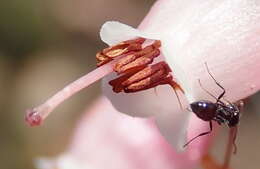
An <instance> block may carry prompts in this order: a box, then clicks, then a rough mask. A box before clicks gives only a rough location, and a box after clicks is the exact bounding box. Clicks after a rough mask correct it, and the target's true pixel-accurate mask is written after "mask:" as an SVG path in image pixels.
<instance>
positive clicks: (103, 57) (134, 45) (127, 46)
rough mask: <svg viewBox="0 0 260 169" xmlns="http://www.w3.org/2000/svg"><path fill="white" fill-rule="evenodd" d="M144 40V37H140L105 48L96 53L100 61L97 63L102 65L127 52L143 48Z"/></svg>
mask: <svg viewBox="0 0 260 169" xmlns="http://www.w3.org/2000/svg"><path fill="white" fill-rule="evenodd" d="M144 41H145V39H144V38H138V39H134V40H128V41H124V42H122V43H119V44H117V45H115V46H111V47H108V48H105V49H103V50H102V51H101V52H99V53H97V54H96V58H97V61H98V63H97V65H98V66H102V65H103V64H105V63H108V62H110V61H111V60H113V59H114V58H116V57H118V56H121V55H124V54H127V53H129V52H131V51H140V50H142V44H143V42H144Z"/></svg>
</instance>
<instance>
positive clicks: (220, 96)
mask: <svg viewBox="0 0 260 169" xmlns="http://www.w3.org/2000/svg"><path fill="white" fill-rule="evenodd" d="M205 65H206V68H207V71H208V73H209V75H210V77H211V78H212V79H213V80H214V81H215V83H216V84H217V85H218V86H219V87H220V88H221V89H222V90H223V92H222V93H221V94H220V95H219V96H218V99H217V102H218V101H219V100H220V99H221V98H222V97H223V96H224V94H225V93H226V90H225V89H224V87H223V86H221V85H220V84H219V83H218V82H217V80H216V79H215V78H214V77H213V75H212V74H211V73H210V71H209V67H208V64H207V62H205Z"/></svg>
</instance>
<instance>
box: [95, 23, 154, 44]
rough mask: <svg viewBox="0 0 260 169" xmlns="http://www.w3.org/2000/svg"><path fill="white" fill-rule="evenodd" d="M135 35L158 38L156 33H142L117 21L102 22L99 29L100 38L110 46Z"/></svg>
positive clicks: (135, 36)
mask: <svg viewBox="0 0 260 169" xmlns="http://www.w3.org/2000/svg"><path fill="white" fill-rule="evenodd" d="M137 37H144V38H147V39H158V34H154V33H149V34H148V33H144V32H141V31H140V30H138V29H135V28H133V27H131V26H129V25H126V24H123V23H120V22H117V21H108V22H106V23H104V24H103V25H102V27H101V30H100V38H101V40H102V41H103V42H105V43H106V44H108V45H110V46H111V45H115V44H117V43H120V42H122V41H125V40H130V39H134V38H137Z"/></svg>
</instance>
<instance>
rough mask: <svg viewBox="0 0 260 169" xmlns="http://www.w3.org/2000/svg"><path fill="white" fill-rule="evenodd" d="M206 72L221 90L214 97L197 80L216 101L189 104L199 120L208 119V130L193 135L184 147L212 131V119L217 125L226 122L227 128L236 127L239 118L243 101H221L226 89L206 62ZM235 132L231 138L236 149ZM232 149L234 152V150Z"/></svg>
mask: <svg viewBox="0 0 260 169" xmlns="http://www.w3.org/2000/svg"><path fill="white" fill-rule="evenodd" d="M205 65H206V68H207V72H208V73H209V75H210V77H211V78H212V79H213V80H214V81H215V83H216V84H217V85H218V86H219V87H220V88H221V89H222V90H223V92H222V93H221V94H220V95H219V96H218V97H217V98H216V97H215V96H214V95H213V94H211V93H210V92H209V91H207V90H206V89H205V88H204V87H203V86H202V84H201V82H200V80H199V84H200V86H201V88H202V89H203V90H204V91H206V92H207V93H208V94H209V95H210V96H212V97H214V98H215V99H216V102H215V103H214V102H211V101H208V100H200V101H196V102H193V103H191V104H190V108H191V110H192V112H193V113H195V114H196V115H197V116H198V117H199V118H200V119H201V120H204V121H208V122H209V127H210V130H209V131H207V132H204V133H201V134H199V135H198V136H196V137H194V138H193V139H191V140H190V141H188V142H187V143H186V144H185V145H184V147H186V146H187V145H188V144H190V143H191V142H192V141H194V140H195V139H196V138H198V137H200V136H204V135H207V134H209V133H211V132H212V121H216V122H217V123H218V124H219V125H222V124H226V125H227V126H228V127H229V128H233V127H234V128H237V125H238V123H239V118H240V107H242V106H243V102H242V101H240V102H239V103H238V104H237V103H235V104H234V103H231V102H229V101H226V100H225V101H226V102H223V101H222V100H221V99H222V97H223V96H224V95H225V93H226V90H225V89H224V87H223V86H221V85H220V84H219V83H218V82H217V80H216V79H215V78H214V77H213V75H212V74H211V73H210V71H209V68H208V65H207V63H205ZM235 131H237V130H235ZM235 139H236V133H235V135H234V138H233V145H234V147H235V151H236V145H235ZM235 151H234V152H235Z"/></svg>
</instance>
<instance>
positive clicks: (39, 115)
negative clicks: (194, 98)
mask: <svg viewBox="0 0 260 169" xmlns="http://www.w3.org/2000/svg"><path fill="white" fill-rule="evenodd" d="M145 41H146V39H145V38H137V39H134V40H127V41H124V42H121V43H119V44H117V45H115V46H111V47H108V48H106V49H103V50H102V51H101V52H98V53H97V54H96V58H97V61H98V63H97V66H98V68H97V69H95V70H94V71H92V72H90V73H88V74H86V75H84V76H83V77H81V78H79V79H78V80H76V81H74V82H72V83H71V84H69V85H67V86H66V87H65V88H63V89H62V90H60V91H59V92H58V93H57V94H55V95H54V96H52V97H51V98H50V99H48V100H47V101H46V102H45V103H44V104H42V105H40V106H38V107H36V108H33V109H29V110H28V111H27V114H26V117H25V120H26V122H27V123H28V124H29V125H31V126H36V125H40V124H41V123H42V122H43V120H44V119H45V118H46V117H47V116H48V115H49V114H50V113H51V112H52V111H53V110H54V109H55V108H56V107H57V106H58V105H59V104H60V103H62V102H63V101H65V100H66V99H68V98H69V97H71V96H72V95H73V94H75V93H77V92H78V91H80V90H82V89H83V88H85V87H87V86H89V85H91V84H92V83H94V82H96V81H97V80H99V79H101V78H103V77H104V76H106V75H108V74H110V73H112V72H116V73H117V74H118V75H121V76H120V77H118V78H116V79H114V80H111V81H110V82H109V84H110V85H111V86H112V87H113V91H114V92H116V93H119V92H122V91H124V92H126V93H131V92H138V91H142V90H146V89H150V88H153V87H156V86H158V85H163V84H169V85H170V86H171V87H172V88H173V89H174V92H175V93H176V91H175V89H180V90H181V91H182V89H181V87H180V86H179V85H178V84H177V83H176V82H174V81H173V78H172V75H171V74H170V72H171V69H170V67H169V66H168V65H167V63H166V62H164V61H163V62H159V63H156V64H153V65H150V64H151V63H153V60H154V58H156V57H158V56H159V55H160V49H159V48H160V47H161V42H160V41H159V40H155V41H153V43H152V44H150V45H148V46H146V47H144V48H143V43H144V42H145ZM182 92H183V91H182ZM177 97H178V95H177ZM179 102H180V101H179Z"/></svg>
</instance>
